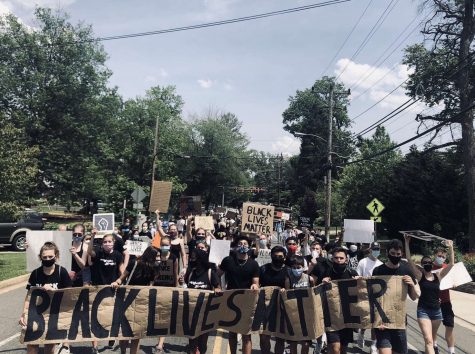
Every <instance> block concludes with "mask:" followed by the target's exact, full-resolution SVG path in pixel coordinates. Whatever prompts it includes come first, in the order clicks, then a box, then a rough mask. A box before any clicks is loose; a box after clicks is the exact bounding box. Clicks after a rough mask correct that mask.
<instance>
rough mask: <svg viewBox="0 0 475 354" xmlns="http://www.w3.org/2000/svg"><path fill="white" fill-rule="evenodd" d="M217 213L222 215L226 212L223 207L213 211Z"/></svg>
mask: <svg viewBox="0 0 475 354" xmlns="http://www.w3.org/2000/svg"><path fill="white" fill-rule="evenodd" d="M215 211H216V212H217V213H220V214H224V213H225V212H226V208H225V207H217V208H216V210H215Z"/></svg>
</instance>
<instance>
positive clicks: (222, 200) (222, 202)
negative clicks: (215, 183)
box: [221, 186, 224, 208]
mask: <svg viewBox="0 0 475 354" xmlns="http://www.w3.org/2000/svg"><path fill="white" fill-rule="evenodd" d="M221 206H222V207H223V208H224V186H223V197H222V199H221Z"/></svg>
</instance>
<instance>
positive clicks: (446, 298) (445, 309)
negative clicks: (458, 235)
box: [432, 248, 455, 354]
mask: <svg viewBox="0 0 475 354" xmlns="http://www.w3.org/2000/svg"><path fill="white" fill-rule="evenodd" d="M434 256H435V260H434V265H433V267H432V269H434V270H437V269H443V268H446V267H447V263H445V261H446V259H447V251H446V250H445V249H444V248H437V250H436V251H435V253H434ZM450 257H454V254H453V252H451V253H450ZM453 262H454V260H452V263H453ZM439 298H440V309H441V310H442V317H443V320H442V323H443V324H444V326H445V340H446V341H447V347H448V349H449V353H450V354H454V353H455V337H454V325H455V323H454V317H455V315H454V311H453V310H452V303H451V302H450V290H449V289H446V290H441V291H440V293H439ZM434 351H435V352H436V353H437V352H438V346H437V343H436V342H434Z"/></svg>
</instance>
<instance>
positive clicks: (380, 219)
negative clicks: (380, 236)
mask: <svg viewBox="0 0 475 354" xmlns="http://www.w3.org/2000/svg"><path fill="white" fill-rule="evenodd" d="M369 219H370V220H373V221H374V222H382V221H383V219H382V218H381V216H372V217H370V218H369Z"/></svg>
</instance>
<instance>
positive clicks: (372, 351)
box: [371, 344, 378, 354]
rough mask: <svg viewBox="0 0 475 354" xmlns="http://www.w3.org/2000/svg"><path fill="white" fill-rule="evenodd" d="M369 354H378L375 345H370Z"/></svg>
mask: <svg viewBox="0 0 475 354" xmlns="http://www.w3.org/2000/svg"><path fill="white" fill-rule="evenodd" d="M371 354H378V348H377V347H376V344H372V345H371Z"/></svg>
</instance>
